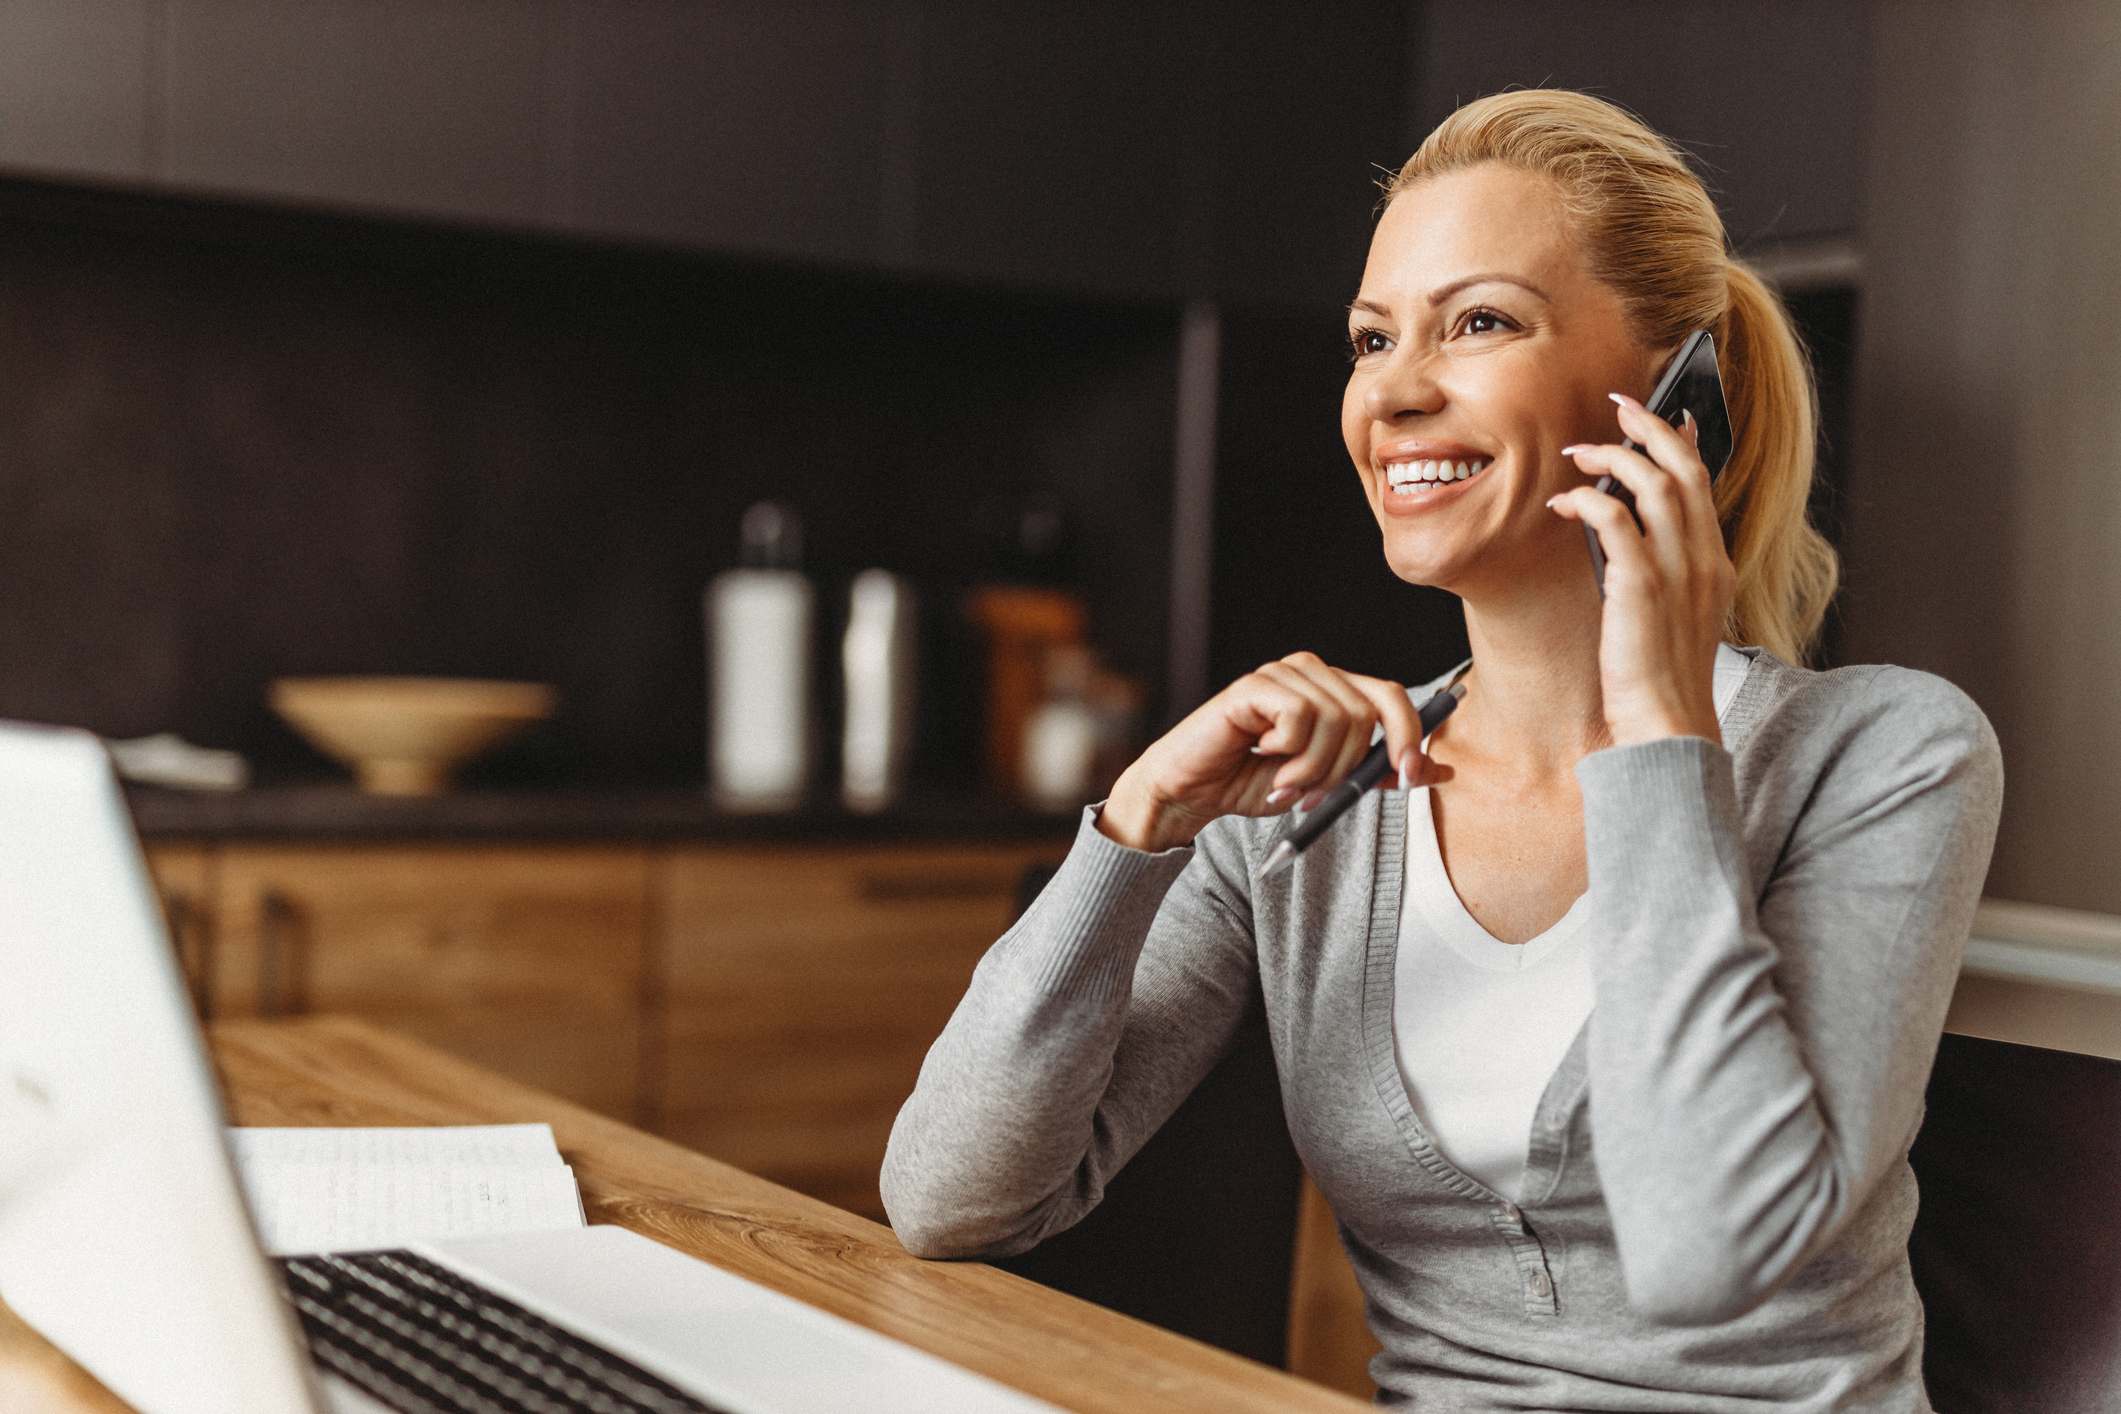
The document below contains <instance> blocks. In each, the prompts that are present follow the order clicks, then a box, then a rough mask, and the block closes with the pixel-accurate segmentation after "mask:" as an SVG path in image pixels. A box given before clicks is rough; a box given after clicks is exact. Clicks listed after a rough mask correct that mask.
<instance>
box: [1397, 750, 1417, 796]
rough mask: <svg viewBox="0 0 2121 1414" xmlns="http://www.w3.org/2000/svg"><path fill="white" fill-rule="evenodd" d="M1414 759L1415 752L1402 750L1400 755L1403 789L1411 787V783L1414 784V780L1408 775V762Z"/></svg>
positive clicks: (1401, 786) (1401, 787)
mask: <svg viewBox="0 0 2121 1414" xmlns="http://www.w3.org/2000/svg"><path fill="white" fill-rule="evenodd" d="M1413 759H1414V753H1413V752H1411V751H1403V752H1401V753H1400V756H1399V788H1400V789H1401V790H1406V789H1408V788H1409V787H1410V786H1411V785H1412V784H1413V782H1412V781H1410V780H1409V779H1408V777H1407V763H1408V762H1409V761H1412V760H1413Z"/></svg>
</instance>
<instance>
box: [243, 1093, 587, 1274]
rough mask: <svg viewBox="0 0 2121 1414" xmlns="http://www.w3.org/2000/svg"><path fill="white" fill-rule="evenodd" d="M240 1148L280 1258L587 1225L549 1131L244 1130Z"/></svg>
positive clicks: (266, 1237)
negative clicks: (422, 1241)
mask: <svg viewBox="0 0 2121 1414" xmlns="http://www.w3.org/2000/svg"><path fill="white" fill-rule="evenodd" d="M229 1141H230V1149H231V1151H232V1152H233V1153H234V1155H235V1158H236V1172H237V1176H238V1177H239V1178H240V1180H241V1181H242V1184H243V1191H244V1195H245V1197H246V1198H247V1199H248V1200H249V1203H250V1209H251V1216H252V1219H253V1220H254V1221H255V1222H256V1224H257V1227H258V1237H259V1241H260V1243H261V1244H262V1245H263V1246H264V1248H265V1250H266V1251H268V1252H270V1253H272V1254H273V1255H274V1256H287V1255H291V1254H296V1253H312V1252H356V1251H362V1250H370V1249H374V1248H378V1247H395V1246H400V1245H402V1244H404V1243H407V1242H416V1241H421V1240H429V1239H443V1238H451V1237H471V1236H477V1235H479V1234H483V1233H501V1232H535V1231H541V1230H550V1229H553V1228H569V1227H580V1226H582V1224H583V1214H582V1198H581V1191H580V1190H579V1189H578V1188H577V1187H576V1186H575V1181H574V1170H573V1169H571V1168H569V1167H568V1166H567V1165H566V1164H564V1163H563V1162H561V1160H560V1151H559V1147H558V1146H557V1145H556V1144H555V1143H554V1142H553V1137H552V1129H551V1127H550V1126H548V1125H543V1124H512V1125H446V1126H438V1127H435V1128H423V1129H384V1128H373V1129H232V1130H230V1131H229Z"/></svg>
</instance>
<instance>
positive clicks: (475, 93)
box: [153, 0, 566, 225]
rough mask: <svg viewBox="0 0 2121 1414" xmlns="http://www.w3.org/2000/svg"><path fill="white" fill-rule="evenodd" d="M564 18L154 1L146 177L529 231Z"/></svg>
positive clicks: (374, 0)
mask: <svg viewBox="0 0 2121 1414" xmlns="http://www.w3.org/2000/svg"><path fill="white" fill-rule="evenodd" d="M564 34H565V11H564V9H563V8H561V7H557V6H554V5H549V4H525V3H520V0H453V3H451V4H447V5H436V4H431V3H429V0H364V3H362V4H359V5H326V4H305V5H298V6H290V5H287V4H285V3H283V0H170V3H169V5H168V10H167V16H166V20H165V22H164V38H163V41H162V43H163V48H164V54H163V70H162V74H161V83H162V85H163V87H164V88H165V89H166V94H167V99H166V102H167V107H166V117H165V119H164V122H163V132H162V136H161V146H162V155H161V163H160V167H159V170H157V171H156V172H155V173H154V174H153V175H154V176H156V177H158V178H159V179H161V180H162V181H164V182H166V183H168V184H171V185H174V186H177V187H180V188H184V189H188V190H196V191H205V192H216V193H229V194H233V195H241V196H252V197H265V198H273V199H286V200H294V201H298V202H317V203H322V204H326V205H333V206H347V207H353V208H357V209H365V210H378V211H391V212H404V213H414V214H422V215H435V216H445V217H457V218H463V219H467V220H472V221H479V222H493V223H497V224H503V225H523V224H533V223H537V222H539V221H541V220H542V219H543V218H544V216H545V213H546V212H547V211H549V209H550V207H551V205H552V201H551V200H550V199H549V192H550V191H552V190H553V189H555V188H557V186H558V185H559V182H560V179H561V178H562V176H563V173H562V172H561V171H560V169H559V168H558V167H557V166H555V165H554V164H555V161H556V159H557V157H558V154H559V152H560V150H561V145H560V143H559V142H558V140H557V139H558V132H557V128H556V125H557V124H558V123H559V122H561V121H562V120H563V118H564V116H565V115H564V110H563V107H562V104H563V100H564V95H565V92H566V83H565V75H564V70H563V67H562V66H563V64H564V59H565V51H564V48H563V46H562V44H561V41H562V39H563V38H564Z"/></svg>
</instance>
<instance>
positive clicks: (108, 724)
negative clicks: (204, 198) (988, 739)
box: [0, 187, 1176, 781]
mask: <svg viewBox="0 0 2121 1414" xmlns="http://www.w3.org/2000/svg"><path fill="white" fill-rule="evenodd" d="M1175 327H1176V325H1175V314H1174V312H1173V311H1171V310H1169V309H1167V308H1164V307H1161V306H1154V305H1122V304H1112V303H1097V302H1092V301H1085V300H1080V299H1077V300H1068V301H1060V300H1055V299H1044V300H1040V299H1034V298H1030V297H1025V296H998V295H992V294H974V293H970V292H968V291H966V290H963V289H952V288H947V287H934V286H929V287H921V286H908V285H900V284H885V283H882V282H863V281H856V280H852V279H848V278H833V277H827V276H823V275H819V274H817V273H815V272H802V271H795V270H788V269H777V268H771V267H762V266H757V265H751V266H744V267H730V266H727V265H724V264H718V263H715V262H713V261H710V260H707V259H705V258H699V257H684V256H673V255H653V254H641V253H627V252H623V251H615V250H608V249H590V248H583V247H571V246H566V245H563V244H559V243H555V242H543V241H528V240H515V239H503V238H499V237H492V236H480V237H476V238H474V237H467V236H461V235H455V234H451V233H448V232H441V231H434V230H419V229H412V228H405V227H396V226H389V225H383V224H379V223H373V222H353V221H341V220H323V219H320V218H291V217H283V216H271V215H266V214H261V213H256V212H242V211H232V210H201V209H196V208H184V209H182V210H173V209H172V208H171V207H169V206H168V205H167V204H164V203H152V204H140V203H135V202H131V201H123V200H88V199H83V198H81V197H79V196H78V195H77V194H70V193H54V192H50V191H43V190H37V189H30V188H24V187H15V188H11V189H9V190H8V191H7V192H6V193H5V200H4V201H0V367H5V368H6V369H7V370H8V377H7V378H6V379H5V380H0V383H4V385H0V468H4V472H0V496H4V498H5V514H4V515H0V603H4V604H5V605H6V612H5V613H4V614H0V715H7V716H18V717H27V718H34V719H49V720H65V721H74V722H80V723H83V724H86V725H88V726H91V727H94V728H96V729H98V730H101V731H104V732H107V733H111V734H116V735H126V734H131V733H138V732H146V731H149V730H158V729H163V728H171V729H175V730H179V731H183V732H185V733H186V734H187V735H190V736H192V737H193V738H194V739H197V740H202V741H206V742H211V743H216V744H224V745H231V746H236V747H239V748H241V749H244V750H248V751H252V752H254V753H256V754H257V755H258V756H259V757H260V758H261V760H262V762H263V764H264V766H265V767H266V769H267V770H268V771H280V772H287V771H301V770H304V769H315V768H317V763H315V762H314V759H313V758H310V757H309V756H308V755H307V754H306V750H305V749H304V748H301V747H299V746H298V745H297V744H295V743H294V741H293V740H292V738H291V737H289V736H288V735H287V734H286V733H285V732H284V731H283V730H282V729H281V728H279V727H278V725H277V724H276V723H275V722H274V721H273V719H271V718H270V717H269V715H268V714H267V713H266V711H265V709H264V707H263V693H264V688H265V684H266V682H267V681H268V680H269V679H270V678H272V677H274V676H276V675H282V674H301V673H343V672H422V673H450V674H470V675H491V676H522V677H529V678H535V679H541V680H549V681H553V682H556V683H557V684H558V685H559V686H560V688H561V691H562V694H563V700H564V706H563V709H562V717H561V720H560V721H559V722H558V723H556V724H555V725H554V726H553V727H551V728H549V729H547V730H546V731H545V732H544V734H543V736H542V737H541V738H540V739H537V740H533V741H531V742H528V743H526V744H525V746H524V747H522V748H520V749H519V750H518V751H516V752H515V753H514V754H513V758H512V760H511V759H510V758H502V759H500V760H499V761H498V763H497V765H496V766H495V767H494V768H492V769H493V770H495V771H498V772H499V773H500V774H501V775H503V776H507V775H509V774H511V773H513V774H515V775H519V776H524V777H531V778H539V779H555V778H557V779H573V780H597V779H610V778H640V779H660V780H671V781H678V780H687V779H697V778H698V776H699V773H700V769H701V760H702V755H703V748H702V745H701V741H702V731H703V727H702V722H703V716H704V714H703V708H702V695H703V688H702V678H703V667H702V664H703V658H704V651H703V647H702V637H703V633H702V628H701V615H700V597H699V596H700V591H701V587H702V585H703V584H704V583H705V581H706V580H707V578H708V577H709V576H710V575H711V574H712V573H714V572H715V571H716V570H717V569H719V568H722V567H725V566H726V565H728V564H729V563H731V562H732V561H733V559H734V557H735V550H736V524H737V519H738V517H739V515H740V514H741V512H742V510H743V508H744V507H745V506H746V505H748V504H749V503H750V502H752V501H753V500H755V499H758V498H761V497H766V496H772V497H776V498H779V499H783V500H787V501H790V502H792V503H793V504H794V505H796V506H797V507H798V508H799V509H801V510H802V511H803V512H804V515H805V518H806V522H807V526H808V541H809V550H810V555H809V560H810V564H811V566H812V567H813V568H814V569H815V570H816V572H817V573H818V575H819V576H820V578H821V580H822V581H823V582H824V584H825V586H826V587H827V588H828V589H831V588H834V587H837V586H839V585H841V584H843V583H844V580H845V577H846V576H847V575H849V574H851V573H852V572H853V571H855V570H857V569H860V568H862V567H864V566H868V565H883V566H885V567H888V568H893V569H898V570H901V571H903V572H906V573H908V574H910V575H912V576H913V577H914V578H915V579H916V581H917V583H918V584H919V586H920V587H921V588H922V590H923V591H924V592H925V595H926V599H927V608H928V611H929V618H930V620H931V623H932V626H933V627H935V628H936V629H938V630H940V631H942V636H943V637H944V638H946V639H947V638H948V637H949V636H950V633H951V631H952V630H953V627H954V625H956V624H957V623H958V622H959V620H958V616H957V601H958V596H959V593H960V591H961V590H962V588H963V587H964V586H965V585H967V584H969V583H971V582H973V581H975V580H979V579H983V578H991V577H993V576H994V575H995V574H996V573H997V572H998V571H1000V570H1001V569H1003V568H1005V562H1006V559H1007V556H1006V553H1005V551H1006V541H1007V538H1008V535H1009V532H1010V529H1011V526H1012V518H1013V516H1014V514H1015V513H1016V511H1017V509H1018V508H1019V507H1020V506H1021V505H1023V504H1024V503H1025V502H1026V501H1027V500H1028V499H1029V498H1032V497H1047V498H1052V499H1056V500H1057V501H1058V502H1059V504H1060V505H1061V506H1062V507H1063V509H1064V510H1065V511H1066V512H1067V513H1068V514H1069V515H1070V516H1071V517H1072V519H1073V521H1074V524H1075V530H1076V537H1075V538H1076V542H1077V545H1078V547H1079V548H1081V547H1094V549H1095V552H1096V553H1095V564H1094V565H1091V564H1088V563H1079V564H1078V565H1077V569H1078V570H1079V571H1080V572H1081V574H1082V578H1083V582H1084V583H1085V584H1086V585H1087V587H1088V589H1089V592H1090V596H1091V610H1092V618H1093V632H1094V634H1095V636H1096V638H1097V640H1098V642H1099V643H1100V645H1101V646H1102V647H1104V648H1105V649H1106V650H1107V651H1108V652H1109V653H1110V654H1111V656H1112V657H1113V658H1114V660H1115V661H1116V663H1117V664H1118V665H1119V666H1120V667H1121V668H1123V669H1124V670H1126V671H1129V672H1132V673H1134V674H1137V675H1139V676H1141V677H1143V678H1145V679H1146V680H1147V681H1148V682H1149V683H1150V684H1151V686H1152V688H1154V686H1155V685H1156V684H1157V683H1158V682H1159V680H1160V676H1161V666H1162V663H1163V661H1164V656H1165V645H1164V642H1163V638H1162V635H1163V632H1164V619H1163V616H1162V615H1161V614H1142V613H1141V612H1140V610H1139V606H1140V605H1141V604H1142V603H1145V602H1146V603H1152V604H1161V603H1162V602H1163V601H1164V600H1165V599H1166V598H1167V597H1168V586H1167V582H1166V578H1165V571H1164V564H1165V561H1166V558H1167V548H1166V547H1167V543H1168V538H1169V533H1170V531H1169V527H1170V510H1169V496H1170V472H1169V469H1170V464H1171V428H1172V421H1173V418H1172V399H1173V389H1172V381H1173V377H1174V364H1173V360H1174V357H1175V355H1174V348H1175V344H1174V340H1175ZM1093 570H1094V573H1093V572H1092V571H1093ZM826 627H827V630H828V635H827V637H828V638H829V630H830V627H831V625H830V621H829V610H828V620H827V624H826ZM958 638H959V639H960V640H961V638H962V635H958ZM820 646H821V649H823V650H829V647H830V644H829V641H828V642H821V645H820ZM970 656H971V648H970V645H968V644H965V643H963V642H962V641H958V642H954V643H951V642H945V643H943V644H942V645H941V651H940V655H939V661H938V669H937V670H938V672H943V671H945V670H950V671H951V678H950V681H948V682H945V683H939V684H937V686H938V687H940V688H943V689H945V690H944V691H942V692H941V694H940V695H939V696H937V697H935V698H933V699H932V701H931V706H932V707H933V709H934V711H933V712H932V713H931V716H935V717H937V718H938V719H939V720H942V721H944V722H946V723H949V724H953V725H954V728H955V730H956V732H957V735H958V738H959V739H958V740H957V741H956V742H955V750H954V751H949V750H945V751H944V752H943V753H942V755H941V756H940V757H939V759H938V762H937V764H938V765H940V766H945V767H947V765H948V763H949V762H952V761H957V760H963V761H964V762H966V763H969V761H970V759H971V758H972V757H973V756H974V754H975V746H976V743H977V740H978V737H977V730H978V728H977V714H976V712H975V711H974V710H973V698H972V694H973V692H974V690H975V688H976V683H975V681H974V678H975V673H974V671H972V670H971V669H970V668H968V666H967V661H966V660H967V659H968V658H969V657H970ZM823 681H824V682H825V683H826V684H828V686H829V684H830V682H831V678H830V676H829V675H827V676H826V677H825V678H824V679H823ZM953 691H954V692H956V693H957V698H956V700H955V701H953V700H952V699H951V695H950V694H951V692H953ZM950 744H951V743H949V742H948V741H947V740H946V741H944V742H942V743H941V745H942V746H944V747H945V748H947V747H948V746H949V745H950Z"/></svg>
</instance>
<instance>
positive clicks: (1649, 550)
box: [1547, 393, 1737, 746]
mask: <svg viewBox="0 0 2121 1414" xmlns="http://www.w3.org/2000/svg"><path fill="white" fill-rule="evenodd" d="M1611 396H1612V399H1613V401H1614V403H1615V404H1617V405H1618V406H1619V409H1620V428H1621V431H1622V432H1624V433H1626V434H1627V435H1628V436H1629V437H1631V438H1633V439H1634V440H1635V441H1636V442H1639V443H1640V444H1641V445H1642V446H1643V448H1644V449H1645V452H1647V455H1645V454H1644V452H1636V451H1632V450H1630V449H1629V448H1626V447H1623V446H1620V445H1618V444H1614V443H1582V444H1579V445H1577V446H1573V447H1564V448H1562V453H1563V455H1565V456H1569V457H1571V458H1572V459H1573V460H1574V461H1575V463H1576V465H1577V467H1578V469H1579V470H1581V471H1582V472H1584V474H1585V475H1587V476H1600V475H1606V474H1610V475H1612V476H1613V477H1615V478H1616V479H1618V480H1619V481H1620V483H1621V484H1622V485H1624V486H1626V487H1627V488H1628V490H1629V491H1631V492H1633V493H1634V496H1635V505H1636V509H1637V511H1638V512H1639V513H1640V515H1641V517H1642V526H1641V528H1640V529H1638V528H1637V527H1636V524H1635V518H1634V517H1633V516H1631V515H1629V514H1628V509H1627V507H1626V506H1624V505H1622V504H1621V503H1620V502H1619V501H1618V500H1616V499H1615V498H1613V497H1611V496H1608V495H1606V494H1605V493H1604V492H1602V491H1600V490H1598V489H1597V488H1596V487H1593V486H1578V487H1575V488H1573V489H1571V490H1568V491H1564V492H1562V493H1561V494H1560V495H1558V496H1556V497H1554V498H1553V499H1552V500H1550V501H1548V502H1547V506H1548V508H1549V509H1551V510H1552V511H1553V512H1554V513H1555V514H1556V515H1559V516H1563V517H1565V518H1567V519H1569V520H1574V521H1581V522H1584V523H1585V524H1588V525H1589V526H1590V527H1591V528H1592V529H1593V530H1594V531H1596V532H1597V534H1598V541H1599V544H1600V546H1601V547H1602V548H1603V549H1604V550H1605V555H1606V579H1605V590H1606V599H1605V608H1604V618H1603V621H1602V624H1601V627H1600V631H1599V641H1598V666H1599V679H1600V683H1601V685H1602V687H1603V690H1604V694H1605V717H1606V727H1607V730H1608V731H1609V732H1610V733H1611V735H1612V738H1613V744H1614V745H1615V746H1627V745H1630V744H1633V743H1636V742H1643V741H1654V740H1657V739H1659V738H1662V737H1670V736H1700V737H1706V738H1708V739H1709V740H1710V741H1713V742H1716V743H1717V744H1719V745H1721V744H1722V741H1723V732H1722V728H1721V727H1720V726H1719V725H1718V724H1717V721H1716V703H1715V697H1714V695H1713V688H1712V684H1713V681H1714V675H1715V663H1716V645H1717V644H1718V643H1719V642H1720V641H1721V640H1722V637H1723V630H1724V624H1725V621H1726V619H1727V618H1728V616H1729V614H1730V609H1731V601H1732V598H1733V596H1734V594H1735V592H1736V585H1737V572H1736V570H1735V569H1733V567H1732V565H1731V557H1730V554H1729V552H1728V551H1727V550H1726V549H1725V548H1724V544H1723V528H1722V524H1721V521H1720V520H1719V518H1718V516H1717V513H1716V504H1715V499H1714V496H1713V494H1712V492H1711V490H1710V484H1709V473H1708V468H1707V467H1705V466H1703V465H1702V461H1701V457H1700V454H1699V453H1698V452H1696V451H1695V442H1696V441H1697V440H1698V438H1699V435H1700V431H1699V428H1698V426H1697V425H1696V424H1695V423H1694V421H1693V419H1692V418H1691V417H1689V418H1687V419H1686V429H1687V430H1686V431H1685V432H1684V433H1682V432H1680V431H1679V430H1678V429H1677V428H1674V427H1673V426H1672V425H1671V424H1670V423H1668V422H1666V421H1665V420H1664V419H1663V418H1661V417H1657V416H1656V415H1654V414H1652V413H1651V412H1650V410H1649V409H1648V408H1645V407H1644V406H1643V405H1642V404H1641V403H1639V402H1637V401H1635V399H1633V398H1630V397H1627V396H1626V395H1625V394H1621V393H1614V394H1612V395H1611Z"/></svg>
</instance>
